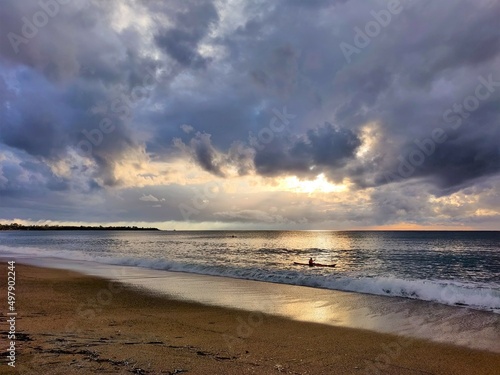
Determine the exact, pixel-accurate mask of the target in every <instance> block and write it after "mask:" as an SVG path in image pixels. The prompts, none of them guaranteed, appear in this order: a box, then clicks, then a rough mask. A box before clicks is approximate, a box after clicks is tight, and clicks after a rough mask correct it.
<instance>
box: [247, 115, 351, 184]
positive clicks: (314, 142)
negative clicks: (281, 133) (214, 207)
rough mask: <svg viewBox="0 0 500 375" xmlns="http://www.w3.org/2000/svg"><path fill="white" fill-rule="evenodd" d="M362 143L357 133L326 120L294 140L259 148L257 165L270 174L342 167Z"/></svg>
mask: <svg viewBox="0 0 500 375" xmlns="http://www.w3.org/2000/svg"><path fill="white" fill-rule="evenodd" d="M284 143H288V144H287V145H284ZM360 144H361V141H360V140H359V138H358V137H357V136H356V134H355V133H354V132H352V131H350V130H346V129H339V128H337V127H334V126H333V125H331V124H329V123H326V124H325V125H323V126H319V127H317V128H315V129H311V130H309V131H308V132H307V134H306V135H305V136H303V137H300V138H298V139H296V140H294V141H291V142H290V141H288V142H286V141H282V142H280V141H277V142H275V143H274V144H272V145H270V146H268V147H264V148H263V150H262V151H257V152H256V155H255V166H256V169H257V171H258V172H259V173H262V174H264V175H270V176H273V175H279V174H283V173H292V174H293V173H298V174H301V175H302V174H311V175H317V174H318V173H320V172H321V171H322V170H323V169H334V168H339V167H341V166H343V165H344V164H345V163H346V162H347V160H348V159H349V158H352V157H353V155H354V153H355V151H356V149H357V148H358V147H359V146H360Z"/></svg>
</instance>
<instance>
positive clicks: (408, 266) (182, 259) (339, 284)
mask: <svg viewBox="0 0 500 375" xmlns="http://www.w3.org/2000/svg"><path fill="white" fill-rule="evenodd" d="M0 253H3V254H9V253H10V254H11V253H14V254H16V255H17V256H30V257H33V256H39V257H59V258H65V259H78V260H92V261H96V262H100V263H107V264H117V265H130V266H139V267H145V268H152V269H161V270H168V271H182V272H191V273H199V274H208V275H219V276H227V277H234V278H243V279H252V280H260V281H269V282H274V283H282V284H295V285H304V286H312V287H318V288H327V289H337V290H345V291H353V292H359V293H368V294H378V295H387V296H398V297H407V298H413V299H420V300H424V301H435V302H439V303H443V304H449V305H460V306H462V305H465V306H469V307H472V308H476V309H480V310H488V311H493V312H496V313H500V232H331V231H234V232H233V231H214V232H210V231H203V232H154V231H153V232H121V231H111V232H101V231H88V232H85V231H84V232H76V231H75V232H73V231H71V232H66V231H59V232H57V231H47V232H45V231H31V232H18V231H9V232H0ZM309 257H313V258H315V260H316V261H317V262H319V263H328V264H331V263H335V264H336V267H335V268H316V267H313V268H309V267H307V266H306V267H304V266H295V265H293V262H307V260H308V259H309Z"/></svg>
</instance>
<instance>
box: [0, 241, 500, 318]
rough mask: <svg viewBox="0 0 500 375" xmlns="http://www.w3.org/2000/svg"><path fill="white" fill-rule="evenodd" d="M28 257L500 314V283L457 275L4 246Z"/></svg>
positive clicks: (8, 251) (5, 250) (2, 248)
mask: <svg viewBox="0 0 500 375" xmlns="http://www.w3.org/2000/svg"><path fill="white" fill-rule="evenodd" d="M1 253H3V254H9V255H15V256H18V257H19V256H28V257H32V256H35V257H57V258H63V259H68V260H83V261H92V262H98V263H104V264H109V265H121V266H133V267H141V268H148V269H155V270H164V271H174V272H187V273H195V274H202V275H212V276H223V277H232V278H238V279H247V280H256V281H266V282H273V283H279V284H290V285H301V286H308V287H314V288H323V289H331V290H341V291H347V292H355V293H365V294H375V295H380V296H389V297H403V298H411V299H417V300H422V301H428V302H436V303H441V304H446V305H451V306H461V307H468V308H472V309H478V310H485V311H492V312H494V313H499V314H500V285H497V284H493V283H474V282H462V281H453V280H421V279H402V278H398V277H390V276H370V277H368V276H352V277H351V276H338V275H333V276H332V275H310V274H306V273H304V272H300V271H296V270H290V269H288V270H284V269H278V268H266V269H262V268H253V267H235V266H227V265H209V264H194V263H185V262H175V261H170V260H167V259H152V258H132V257H105V256H95V255H90V254H84V253H81V252H79V251H68V250H46V249H39V248H32V247H30V248H22V247H16V248H11V247H5V246H1V245H0V254H1Z"/></svg>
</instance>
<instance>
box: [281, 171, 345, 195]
mask: <svg viewBox="0 0 500 375" xmlns="http://www.w3.org/2000/svg"><path fill="white" fill-rule="evenodd" d="M280 187H283V188H285V189H286V190H293V191H295V192H299V193H309V194H311V193H339V192H343V191H346V190H347V186H346V185H344V184H341V185H336V184H332V183H331V182H329V181H328V180H327V179H326V177H325V175H324V174H323V173H321V174H319V175H318V176H316V179H314V180H312V181H311V180H300V179H298V178H297V177H296V176H291V177H285V178H284V179H283V180H282V181H281V182H280Z"/></svg>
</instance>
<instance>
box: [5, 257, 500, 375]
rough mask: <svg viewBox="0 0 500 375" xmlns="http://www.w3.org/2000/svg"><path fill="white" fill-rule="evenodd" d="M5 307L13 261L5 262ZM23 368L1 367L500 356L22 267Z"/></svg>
mask: <svg viewBox="0 0 500 375" xmlns="http://www.w3.org/2000/svg"><path fill="white" fill-rule="evenodd" d="M1 268H2V269H1V272H0V277H1V280H2V282H1V286H2V288H1V289H2V293H1V296H3V297H2V299H3V301H2V302H1V303H0V306H1V307H0V311H1V312H2V316H4V317H5V315H6V313H7V302H6V290H5V289H6V286H5V284H6V283H5V282H4V280H7V266H6V265H5V264H4V266H3V267H1ZM16 277H17V285H16V298H17V300H16V307H17V311H18V314H19V315H18V317H17V322H16V329H17V341H16V349H17V356H16V368H15V370H14V369H12V368H11V367H9V366H7V364H6V362H7V360H6V357H7V353H6V351H7V347H8V344H7V342H8V340H7V337H6V331H8V327H7V326H6V323H5V318H4V319H3V320H2V327H1V331H2V334H1V337H2V341H1V342H2V359H1V363H0V373H1V374H13V373H18V374H38V375H41V374H43V375H45V374H184V373H185V374H203V375H205V374H280V373H282V374H363V375H365V374H377V373H380V374H402V375H405V374H408V375H410V374H411V375H416V374H427V375H428V374H453V375H460V374H467V375H471V374H491V375H494V374H498V373H499V372H498V371H499V370H498V369H500V354H495V353H488V352H481V351H474V350H470V349H467V348H460V347H454V346H449V345H441V344H435V343H430V342H426V341H421V340H412V339H404V338H401V337H397V336H391V335H385V334H378V333H374V332H369V331H362V330H354V329H347V328H337V327H331V326H323V325H320V324H311V323H303V322H295V321H291V320H287V319H283V318H278V317H273V316H267V315H263V314H260V313H251V312H248V311H240V310H230V309H224V308H219V307H213V306H205V305H200V304H196V303H187V302H182V301H177V300H174V299H168V298H165V297H162V296H154V295H151V294H150V293H147V292H145V291H140V290H133V289H131V288H129V287H123V286H121V285H120V284H114V283H110V282H109V281H108V280H103V279H98V278H93V277H88V276H83V275H80V274H77V273H74V272H70V271H61V270H53V269H45V268H36V267H31V266H23V265H20V264H17V267H16Z"/></svg>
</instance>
